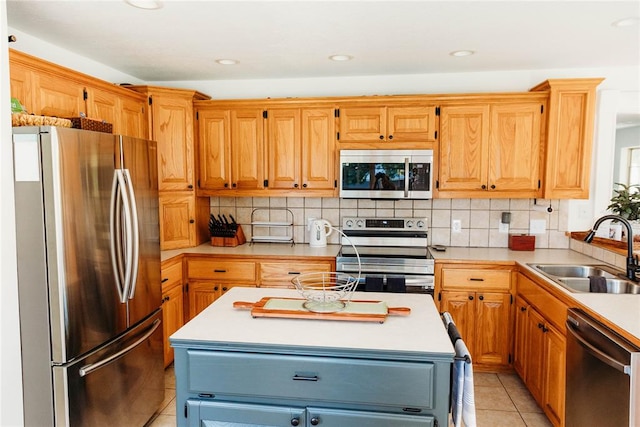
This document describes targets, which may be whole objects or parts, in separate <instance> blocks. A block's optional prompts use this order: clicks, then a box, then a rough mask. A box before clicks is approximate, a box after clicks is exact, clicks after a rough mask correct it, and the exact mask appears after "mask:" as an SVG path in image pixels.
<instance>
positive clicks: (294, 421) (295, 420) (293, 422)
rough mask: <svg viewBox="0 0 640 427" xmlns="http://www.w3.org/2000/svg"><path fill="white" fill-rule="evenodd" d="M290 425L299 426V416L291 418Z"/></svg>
mask: <svg viewBox="0 0 640 427" xmlns="http://www.w3.org/2000/svg"><path fill="white" fill-rule="evenodd" d="M291 425H292V426H299V425H300V418H291Z"/></svg>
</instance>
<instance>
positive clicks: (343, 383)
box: [187, 350, 435, 409]
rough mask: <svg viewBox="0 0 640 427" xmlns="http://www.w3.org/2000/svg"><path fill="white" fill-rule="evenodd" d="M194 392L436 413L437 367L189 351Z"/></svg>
mask: <svg viewBox="0 0 640 427" xmlns="http://www.w3.org/2000/svg"><path fill="white" fill-rule="evenodd" d="M187 359H188V364H187V366H189V371H188V373H187V389H188V391H189V392H190V393H194V394H200V393H211V394H214V395H224V396H234V395H235V396H254V397H260V398H274V399H277V398H287V399H300V398H301V396H304V400H308V401H312V402H313V401H315V402H352V403H358V404H373V405H381V406H387V407H389V406H393V407H400V408H419V409H433V406H434V394H435V392H434V372H435V367H434V365H433V364H432V363H420V362H395V361H381V360H366V359H349V358H334V357H314V356H290V355H273V354H259V353H231V352H218V351H206V350H188V351H187Z"/></svg>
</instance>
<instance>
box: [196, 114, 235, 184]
mask: <svg viewBox="0 0 640 427" xmlns="http://www.w3.org/2000/svg"><path fill="white" fill-rule="evenodd" d="M198 152H199V154H200V155H199V159H198V160H199V172H200V173H199V176H198V185H199V188H201V189H206V190H219V189H224V188H229V187H230V185H231V128H230V113H229V111H228V110H199V111H198Z"/></svg>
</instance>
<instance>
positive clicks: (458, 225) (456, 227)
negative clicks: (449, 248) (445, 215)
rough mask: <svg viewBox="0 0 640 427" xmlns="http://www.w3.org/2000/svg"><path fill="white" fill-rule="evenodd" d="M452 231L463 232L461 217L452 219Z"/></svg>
mask: <svg viewBox="0 0 640 427" xmlns="http://www.w3.org/2000/svg"><path fill="white" fill-rule="evenodd" d="M451 231H452V232H454V233H461V232H462V221H460V220H459V219H454V220H453V221H451Z"/></svg>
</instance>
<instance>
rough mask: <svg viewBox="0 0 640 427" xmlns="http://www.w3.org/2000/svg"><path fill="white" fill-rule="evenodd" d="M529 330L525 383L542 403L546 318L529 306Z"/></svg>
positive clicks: (527, 333)
mask: <svg viewBox="0 0 640 427" xmlns="http://www.w3.org/2000/svg"><path fill="white" fill-rule="evenodd" d="M527 325H528V326H527V332H526V336H527V338H528V340H527V341H528V342H527V344H526V346H527V359H526V362H525V374H526V376H525V383H526V384H527V387H528V388H529V391H531V394H532V395H533V397H534V399H536V401H537V402H538V403H540V404H542V401H543V396H544V393H543V390H544V377H545V372H544V363H543V359H544V352H545V350H544V339H545V337H544V333H543V332H542V327H543V326H544V318H543V317H542V316H541V315H540V314H539V313H538V312H537V311H536V310H534V309H532V308H529V310H528V316H527Z"/></svg>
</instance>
